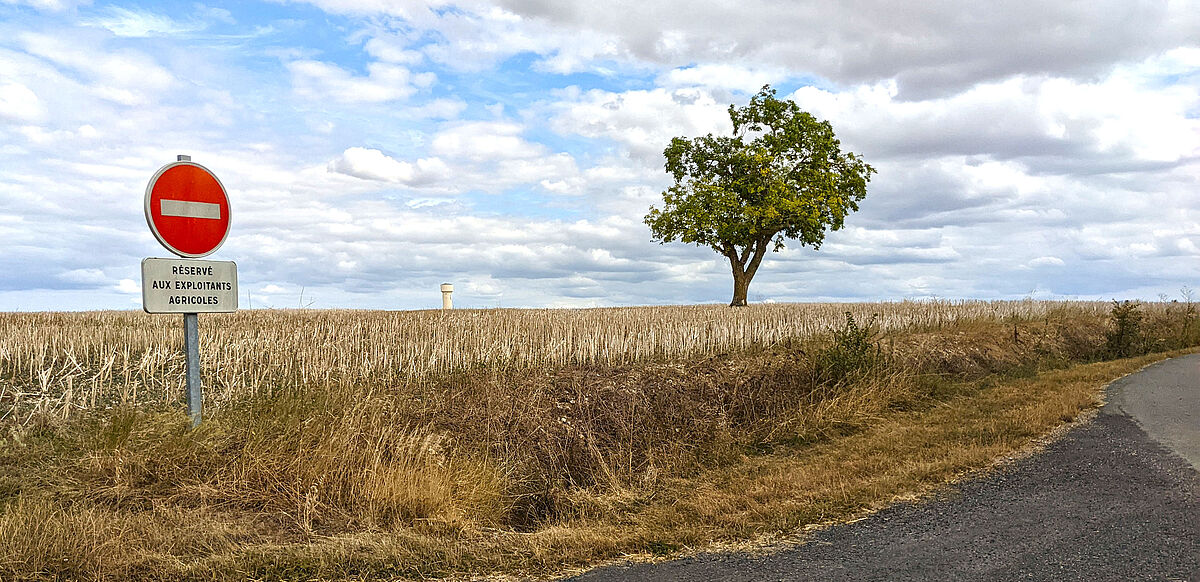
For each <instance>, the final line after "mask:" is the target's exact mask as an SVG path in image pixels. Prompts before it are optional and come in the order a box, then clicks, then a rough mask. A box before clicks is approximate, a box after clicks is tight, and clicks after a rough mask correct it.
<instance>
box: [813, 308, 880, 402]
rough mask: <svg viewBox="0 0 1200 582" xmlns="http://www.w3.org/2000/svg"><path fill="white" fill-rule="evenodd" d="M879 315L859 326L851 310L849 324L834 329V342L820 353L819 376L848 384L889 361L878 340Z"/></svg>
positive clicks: (818, 356) (819, 377) (825, 382)
mask: <svg viewBox="0 0 1200 582" xmlns="http://www.w3.org/2000/svg"><path fill="white" fill-rule="evenodd" d="M875 320H876V315H874V314H872V315H871V319H869V320H867V323H866V324H865V325H859V323H858V322H857V321H855V319H854V316H853V315H851V314H850V312H849V311H847V312H846V323H845V324H844V325H843V326H842V327H841V328H840V329H834V330H832V332H831V335H832V340H833V342H832V343H831V344H830V345H829V346H828V347H826V348H825V349H823V350H821V351H820V352H819V353H818V354H817V358H816V369H817V378H818V380H819V381H820V382H821V383H823V384H844V383H846V382H849V381H853V380H855V379H858V378H862V377H863V376H866V375H867V374H870V373H871V372H875V371H878V370H879V369H880V368H881V367H882V366H883V365H884V363H885V360H886V358H885V357H884V354H883V350H882V349H881V348H880V347H879V342H878V341H877V338H878V335H879V329H878V327H877V326H876V324H875Z"/></svg>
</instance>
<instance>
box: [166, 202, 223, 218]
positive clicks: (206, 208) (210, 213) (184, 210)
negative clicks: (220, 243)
mask: <svg viewBox="0 0 1200 582" xmlns="http://www.w3.org/2000/svg"><path fill="white" fill-rule="evenodd" d="M158 208H159V210H161V211H162V215H163V216H179V217H181V218H211V219H213V220H220V219H221V205H220V204H212V203H211V202H190V201H187V200H167V199H165V198H164V199H162V200H159V201H158Z"/></svg>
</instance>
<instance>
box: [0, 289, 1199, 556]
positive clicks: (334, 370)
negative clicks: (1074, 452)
mask: <svg viewBox="0 0 1200 582" xmlns="http://www.w3.org/2000/svg"><path fill="white" fill-rule="evenodd" d="M180 327H181V326H180V322H179V320H178V318H177V317H172V316H150V315H145V314H142V313H131V312H93V313H28V314H27V313H9V314H0V415H2V420H0V578H4V579H8V578H17V579H45V580H52V579H82V580H119V579H130V578H135V579H149V580H156V579H162V580H179V579H204V580H211V579H222V580H225V579H227V580H240V579H246V578H255V579H288V580H291V579H347V578H351V579H376V578H378V579H392V578H414V579H420V578H431V577H474V576H486V575H510V576H516V577H539V578H540V577H548V576H553V575H555V574H558V573H563V572H567V571H570V570H571V569H573V568H579V567H582V566H585V565H587V564H591V563H596V562H598V561H603V560H606V559H610V558H613V557H616V556H622V555H630V554H649V555H654V554H672V553H675V552H680V551H687V550H689V549H694V548H698V547H704V546H706V545H710V544H717V543H744V542H752V541H755V540H758V541H762V540H764V539H775V538H779V537H784V538H786V537H788V536H793V535H796V534H798V533H800V532H803V531H804V529H805V527H806V526H812V525H813V524H821V523H828V522H832V521H837V520H840V519H846V518H847V517H850V516H854V515H857V514H860V513H861V512H863V511H869V510H871V509H873V508H877V507H880V506H881V505H883V504H886V503H888V502H889V501H890V500H892V499H894V498H896V497H898V496H912V495H919V494H921V493H923V492H926V491H929V490H930V488H933V487H936V486H937V485H938V484H940V483H944V482H945V481H947V480H951V479H956V478H960V477H961V476H963V475H964V474H966V473H968V472H970V471H973V470H978V469H980V468H985V467H987V466H989V465H990V464H991V463H992V462H994V460H995V459H997V458H1000V457H1003V456H1005V455H1008V454H1011V453H1012V452H1014V451H1017V450H1019V449H1021V448H1022V447H1025V446H1027V445H1028V444H1029V443H1030V442H1031V441H1032V440H1033V439H1036V438H1037V437H1039V436H1042V435H1044V434H1046V433H1048V432H1049V431H1051V430H1052V429H1054V428H1055V427H1057V426H1058V425H1060V424H1061V423H1063V422H1066V421H1069V420H1070V419H1073V418H1074V417H1075V416H1077V415H1078V414H1080V413H1081V412H1083V411H1085V410H1087V409H1089V408H1091V407H1094V406H1095V405H1096V404H1097V397H1098V394H1099V387H1100V386H1102V385H1103V384H1104V383H1105V382H1106V381H1108V380H1109V379H1111V378H1114V377H1116V376H1119V375H1120V374H1122V373H1125V372H1126V371H1128V370H1130V369H1134V368H1136V367H1138V366H1141V365H1144V364H1145V363H1146V362H1147V361H1149V360H1150V359H1153V358H1161V357H1164V356H1163V355H1162V354H1164V353H1167V352H1169V351H1171V350H1183V349H1189V348H1191V347H1192V346H1195V345H1197V344H1200V329H1198V328H1200V326H1198V325H1197V320H1196V313H1195V310H1194V309H1193V306H1192V305H1191V304H1190V303H1150V304H1114V303H1081V302H1042V301H1018V302H970V301H968V302H944V301H934V302H897V303H875V304H779V305H753V306H750V307H746V308H727V307H718V306H689V307H642V308H620V309H592V310H461V311H450V312H434V311H423V312H364V311H315V310H312V311H307V310H301V311H244V312H240V313H237V314H231V315H212V316H209V315H206V316H204V317H202V318H201V350H202V358H203V365H204V375H203V382H204V386H205V421H204V423H203V424H202V425H201V426H200V428H198V429H196V430H190V429H189V423H188V419H187V418H186V416H185V411H184V409H183V405H182V399H183V385H184V379H183V374H184V364H183V355H182V352H181V349H180V345H181V343H182V337H181V336H182V334H181V329H180ZM1147 354H1149V355H1147ZM1154 354H1159V355H1154Z"/></svg>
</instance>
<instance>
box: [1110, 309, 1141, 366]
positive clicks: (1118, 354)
mask: <svg viewBox="0 0 1200 582" xmlns="http://www.w3.org/2000/svg"><path fill="white" fill-rule="evenodd" d="M1141 307H1142V303H1141V302H1140V301H1128V300H1126V301H1116V300H1114V301H1113V306H1112V311H1110V312H1109V317H1110V320H1109V329H1108V332H1107V333H1106V334H1105V339H1106V340H1107V346H1106V347H1107V351H1108V355H1109V356H1110V357H1113V358H1128V357H1131V356H1136V355H1140V354H1143V353H1146V339H1145V336H1144V332H1143V330H1142V321H1143V320H1144V319H1145V315H1144V314H1143V313H1142V311H1141Z"/></svg>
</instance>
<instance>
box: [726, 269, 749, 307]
mask: <svg viewBox="0 0 1200 582" xmlns="http://www.w3.org/2000/svg"><path fill="white" fill-rule="evenodd" d="M739 266H740V265H734V267H733V301H731V302H730V303H729V306H730V307H745V306H746V293H747V292H748V291H749V290H750V278H751V277H753V276H754V275H749V274H746V273H745V272H741V271H742V270H741V269H740V268H738V267H739Z"/></svg>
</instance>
